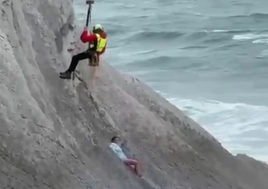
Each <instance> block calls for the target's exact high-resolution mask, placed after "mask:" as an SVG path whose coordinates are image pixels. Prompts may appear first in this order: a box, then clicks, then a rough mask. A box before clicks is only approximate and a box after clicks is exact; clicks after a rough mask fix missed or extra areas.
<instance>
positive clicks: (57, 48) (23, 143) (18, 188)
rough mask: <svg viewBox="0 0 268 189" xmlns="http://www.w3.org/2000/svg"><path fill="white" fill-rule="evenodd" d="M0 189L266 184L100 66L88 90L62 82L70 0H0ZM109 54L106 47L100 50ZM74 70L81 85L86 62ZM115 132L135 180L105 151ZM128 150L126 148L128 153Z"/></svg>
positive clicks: (253, 166)
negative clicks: (139, 168) (131, 160)
mask: <svg viewBox="0 0 268 189" xmlns="http://www.w3.org/2000/svg"><path fill="white" fill-rule="evenodd" d="M0 4H1V19H0V62H1V64H0V90H1V93H0V107H1V111H0V120H1V126H0V140H1V142H0V165H1V166H0V188H1V189H30V188H32V189H35V188H36V189H37V188H38V189H90V188H92V189H104V188H110V189H126V188H127V189H158V188H161V189H210V188H211V189H229V188H230V189H267V188H268V179H267V178H268V168H267V166H265V165H264V164H262V163H260V162H258V161H256V160H253V159H251V158H249V157H246V156H241V155H239V156H237V157H234V156H232V155H231V154H230V153H229V152H228V151H227V150H225V149H224V148H223V147H222V146H221V144H220V143H219V142H218V141H217V140H215V139H214V138H213V137H212V136H211V135H210V134H209V133H208V132H206V131H205V130H204V129H202V127H201V126H199V125H198V124H197V123H195V122H194V121H193V120H191V119H190V118H188V117H186V116H185V115H184V114H183V113H182V112H181V111H180V110H178V109H177V108H176V107H174V106H173V105H171V104H170V103H168V102H167V101H166V100H165V99H163V98H161V97H160V96H159V95H158V94H156V93H155V92H154V91H153V90H151V89H150V88H148V87H147V86H146V85H144V84H143V83H141V82H140V81H139V80H137V79H135V78H132V77H130V76H125V75H122V74H120V73H118V72H117V71H116V70H115V69H113V68H112V67H111V66H109V64H106V63H105V62H102V64H101V67H100V69H99V70H98V71H99V72H98V78H97V79H96V82H95V85H94V88H93V89H91V94H89V93H88V91H87V90H86V89H85V86H84V85H83V84H82V83H79V82H78V81H75V82H74V83H73V82H72V81H65V80H61V79H59V77H58V72H59V71H63V70H64V69H65V68H66V67H67V64H69V61H70V55H69V54H68V52H67V51H66V49H67V48H69V44H70V41H71V40H72V36H73V35H74V33H73V32H74V31H72V29H73V28H71V27H70V25H71V24H73V23H74V16H73V15H74V14H73V8H72V2H71V0H54V1H52V0H46V1H45V0H44V1H41V0H20V1H18V0H0ZM108 50H109V49H108ZM79 69H80V70H81V71H83V72H81V73H82V77H83V79H84V80H85V81H86V82H87V83H88V79H87V78H88V76H87V75H86V73H87V72H86V71H87V66H86V63H81V64H80V67H79ZM115 134H117V135H120V136H122V137H123V138H124V139H125V141H126V143H125V150H126V151H127V153H128V155H131V156H134V157H137V158H139V159H140V161H141V162H142V165H143V171H144V178H143V179H140V178H137V177H136V176H134V175H133V174H132V173H131V172H130V171H129V170H128V169H127V168H126V167H125V166H124V165H123V164H122V163H121V162H120V160H119V159H118V158H117V157H116V156H115V155H114V154H113V152H112V151H111V150H110V149H109V148H108V145H109V141H110V138H111V137H112V136H113V135H115ZM130 149H131V153H130Z"/></svg>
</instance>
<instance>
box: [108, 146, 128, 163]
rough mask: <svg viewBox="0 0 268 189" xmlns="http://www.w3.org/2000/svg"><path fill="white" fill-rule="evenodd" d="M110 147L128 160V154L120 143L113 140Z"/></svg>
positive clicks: (122, 158)
mask: <svg viewBox="0 0 268 189" xmlns="http://www.w3.org/2000/svg"><path fill="white" fill-rule="evenodd" d="M110 148H111V149H112V150H113V151H114V153H116V155H117V156H118V157H119V158H120V159H121V160H126V159H127V156H126V155H125V153H124V152H123V150H122V148H121V147H120V146H119V145H118V144H116V143H113V142H112V143H111V144H110Z"/></svg>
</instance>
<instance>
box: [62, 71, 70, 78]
mask: <svg viewBox="0 0 268 189" xmlns="http://www.w3.org/2000/svg"><path fill="white" fill-rule="evenodd" d="M71 73H72V72H70V71H66V72H61V73H60V78H61V79H71Z"/></svg>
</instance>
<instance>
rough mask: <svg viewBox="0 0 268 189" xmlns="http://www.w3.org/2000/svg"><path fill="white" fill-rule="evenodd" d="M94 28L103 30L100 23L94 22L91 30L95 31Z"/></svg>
mask: <svg viewBox="0 0 268 189" xmlns="http://www.w3.org/2000/svg"><path fill="white" fill-rule="evenodd" d="M96 30H101V31H102V30H103V28H102V26H101V25H100V24H96V25H95V26H94V27H93V32H94V31H96Z"/></svg>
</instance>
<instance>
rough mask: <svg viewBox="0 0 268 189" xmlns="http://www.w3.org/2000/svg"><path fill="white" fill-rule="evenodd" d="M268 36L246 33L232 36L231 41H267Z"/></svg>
mask: <svg viewBox="0 0 268 189" xmlns="http://www.w3.org/2000/svg"><path fill="white" fill-rule="evenodd" d="M267 38H268V34H254V33H246V34H239V35H234V36H233V40H237V41H246V40H254V39H267Z"/></svg>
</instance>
